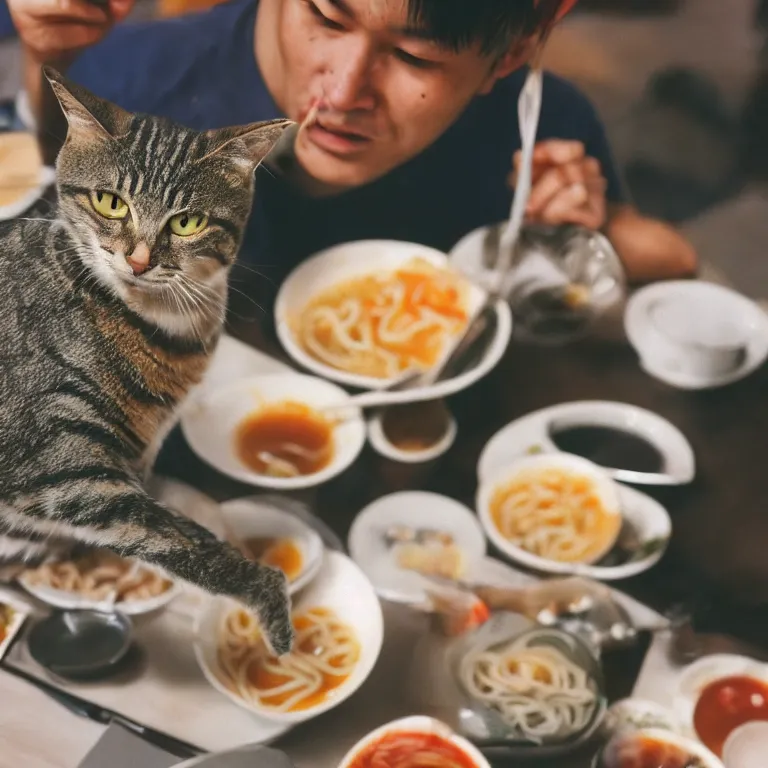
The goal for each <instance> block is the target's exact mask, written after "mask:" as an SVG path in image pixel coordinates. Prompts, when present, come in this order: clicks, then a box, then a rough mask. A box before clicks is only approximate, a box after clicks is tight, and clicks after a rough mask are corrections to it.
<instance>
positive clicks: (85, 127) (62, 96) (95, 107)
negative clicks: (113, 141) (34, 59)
mask: <svg viewBox="0 0 768 768" xmlns="http://www.w3.org/2000/svg"><path fill="white" fill-rule="evenodd" d="M43 74H44V75H45V77H46V79H47V80H48V82H49V83H50V84H51V88H52V89H53V92H54V94H55V95H56V98H57V99H58V100H59V104H61V108H62V110H63V111H64V115H65V117H66V118H67V122H68V123H69V128H70V131H72V132H73V133H80V134H84V135H88V136H90V137H91V138H96V137H99V138H105V139H106V138H114V137H116V136H120V135H122V134H124V133H126V132H127V131H128V130H129V126H130V122H131V115H130V114H129V113H128V112H126V111H125V110H123V109H121V108H120V107H118V106H116V105H115V104H112V103H110V102H108V101H104V99H100V98H98V97H97V96H94V95H93V94H92V93H91V92H90V91H88V90H86V89H85V88H83V87H82V86H79V85H77V84H76V83H73V82H71V81H70V80H67V79H66V78H65V77H64V76H63V75H61V74H60V73H59V72H57V71H56V70H55V69H53V68H52V67H43Z"/></svg>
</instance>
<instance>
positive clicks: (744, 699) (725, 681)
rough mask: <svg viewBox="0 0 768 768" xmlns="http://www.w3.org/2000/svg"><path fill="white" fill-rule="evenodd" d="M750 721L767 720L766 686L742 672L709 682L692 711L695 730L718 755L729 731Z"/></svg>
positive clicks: (767, 686) (767, 701)
mask: <svg viewBox="0 0 768 768" xmlns="http://www.w3.org/2000/svg"><path fill="white" fill-rule="evenodd" d="M752 720H768V685H766V684H765V683H763V682H761V681H760V680H756V679H755V678H753V677H746V676H745V675H734V676H731V677H723V678H720V679H719V680H715V681H714V682H713V683H710V684H709V685H708V686H707V687H706V688H705V689H704V690H703V691H702V692H701V695H700V696H699V700H698V701H697V702H696V708H695V710H694V713H693V726H694V728H695V729H696V733H697V734H698V736H699V738H700V739H701V740H702V741H703V742H704V744H706V746H707V747H709V748H710V749H711V750H712V751H713V752H714V753H715V754H716V755H718V756H721V755H722V752H723V744H724V743H725V740H726V739H727V738H728V736H729V735H730V733H731V731H733V730H735V729H736V728H738V727H739V726H740V725H744V723H748V722H751V721H752Z"/></svg>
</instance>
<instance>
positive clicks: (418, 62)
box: [395, 48, 435, 69]
mask: <svg viewBox="0 0 768 768" xmlns="http://www.w3.org/2000/svg"><path fill="white" fill-rule="evenodd" d="M395 56H397V58H398V59H400V61H402V62H403V63H404V64H408V66H410V67H416V68H417V69H429V68H430V67H434V66H435V62H434V61H430V60H429V59H420V58H419V57H418V56H414V55H413V54H412V53H408V51H404V50H403V49H402V48H395Z"/></svg>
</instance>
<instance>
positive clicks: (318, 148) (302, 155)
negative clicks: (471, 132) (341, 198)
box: [256, 0, 530, 187]
mask: <svg viewBox="0 0 768 768" xmlns="http://www.w3.org/2000/svg"><path fill="white" fill-rule="evenodd" d="M479 1H480V0H478V2H479ZM529 50H530V49H529V47H528V46H526V45H521V46H520V50H519V51H518V52H517V53H516V54H512V53H511V54H510V55H508V56H506V57H505V58H504V59H503V61H501V62H498V61H494V60H492V59H491V58H489V57H488V56H484V55H482V54H481V53H480V51H479V50H478V49H477V48H475V47H471V48H468V49H465V50H462V51H461V52H459V53H455V52H453V51H449V50H446V49H445V48H442V47H441V46H439V45H437V44H436V43H434V42H433V41H431V40H429V39H427V38H426V37H425V36H424V35H423V34H419V30H417V29H413V28H411V27H409V24H408V20H407V3H406V0H261V2H260V5H259V15H258V21H257V27H256V56H257V60H258V63H259V66H260V68H261V71H262V74H263V76H264V79H265V81H266V84H267V86H268V88H269V90H270V91H271V93H272V96H273V97H274V99H275V101H276V102H277V104H278V106H279V107H280V108H281V109H282V110H283V111H284V113H285V114H286V115H287V116H288V117H290V118H291V119H293V120H296V121H297V122H301V121H303V120H304V118H305V117H306V115H307V114H308V113H309V111H310V110H311V109H312V107H313V105H315V104H317V105H318V106H319V112H318V116H317V122H316V123H315V124H314V125H313V126H312V127H310V128H309V129H308V130H306V131H302V132H301V133H300V134H299V139H298V140H297V143H296V154H297V157H298V160H299V162H300V164H301V165H302V166H303V167H304V169H305V170H306V171H307V172H308V173H309V175H310V176H312V177H314V178H315V179H317V180H318V181H320V182H323V183H325V184H329V185H333V186H341V187H347V186H355V185H359V184H364V183H365V182H368V181H371V180H372V179H375V178H377V177H379V176H382V175H383V174H385V173H387V172H388V171H390V170H392V169H393V168H395V167H396V166H398V165H400V164H401V163H403V162H405V161H406V160H408V159H410V158H412V157H414V156H415V155H417V154H418V153H419V152H421V151H422V150H423V149H425V148H426V147H427V146H429V145H430V144H431V143H432V142H433V141H434V140H435V139H436V138H437V137H438V136H439V135H440V134H441V133H442V132H443V131H444V130H445V129H446V128H447V127H448V126H449V125H450V124H451V123H452V122H453V121H454V120H455V119H456V118H457V117H458V116H459V114H461V112H462V111H463V110H464V108H465V107H466V106H467V104H468V103H469V101H470V100H471V99H472V97H473V96H475V95H476V94H478V93H482V92H487V91H488V90H489V89H490V88H491V87H492V86H493V83H494V82H495V81H496V80H497V79H498V78H499V77H502V76H504V75H506V74H508V73H509V72H510V71H512V70H513V69H515V68H516V67H517V66H520V65H521V64H522V63H523V62H524V61H525V59H526V58H527V55H528V53H529Z"/></svg>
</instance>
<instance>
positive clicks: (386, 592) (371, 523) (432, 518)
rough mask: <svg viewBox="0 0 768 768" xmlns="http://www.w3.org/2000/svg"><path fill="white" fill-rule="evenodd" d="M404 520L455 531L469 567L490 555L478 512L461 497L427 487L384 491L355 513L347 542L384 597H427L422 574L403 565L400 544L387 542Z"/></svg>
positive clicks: (409, 600)
mask: <svg viewBox="0 0 768 768" xmlns="http://www.w3.org/2000/svg"><path fill="white" fill-rule="evenodd" d="M396 525H404V526H408V527H411V528H428V529H433V530H440V531H445V532H446V533H450V534H451V535H452V536H453V538H454V540H455V542H456V544H457V546H459V547H460V548H461V549H462V550H463V552H464V556H465V558H466V563H467V567H468V569H471V568H472V564H473V563H474V562H476V561H477V560H479V559H481V558H482V557H483V556H484V555H485V536H483V531H482V528H481V527H480V524H479V523H478V521H477V517H476V516H475V515H474V514H473V513H472V512H471V510H469V509H467V507H465V506H464V505H463V504H459V502H458V501H454V500H453V499H449V498H448V497H447V496H440V495H438V494H436V493H427V492H425V491H401V492H400V493H391V494H389V495H387V496H382V497H381V498H380V499H377V500H376V501H374V502H372V503H371V504H369V505H368V506H367V507H365V508H364V509H363V510H362V511H361V512H360V513H359V514H358V515H357V517H356V518H355V520H354V522H353V523H352V528H351V529H350V531H349V538H348V540H347V544H348V546H349V554H350V555H351V556H352V559H353V560H354V561H355V562H356V563H357V564H358V565H359V566H360V567H361V568H362V569H363V571H365V573H366V575H367V576H368V578H369V579H370V580H371V582H372V583H373V586H374V587H375V589H376V592H377V593H378V594H379V595H380V596H381V597H382V598H384V599H385V600H391V601H392V602H397V603H406V604H408V605H422V604H424V603H425V602H426V601H427V600H428V597H427V594H426V592H425V591H424V581H423V579H422V578H421V576H419V574H417V573H415V572H411V571H405V570H403V569H402V568H399V567H398V566H397V564H396V561H395V556H394V553H395V549H394V548H389V547H387V544H386V542H385V540H384V534H385V533H386V531H387V529H388V528H390V527H392V526H396Z"/></svg>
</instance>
